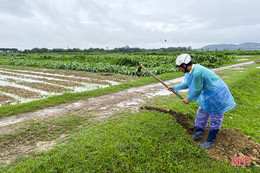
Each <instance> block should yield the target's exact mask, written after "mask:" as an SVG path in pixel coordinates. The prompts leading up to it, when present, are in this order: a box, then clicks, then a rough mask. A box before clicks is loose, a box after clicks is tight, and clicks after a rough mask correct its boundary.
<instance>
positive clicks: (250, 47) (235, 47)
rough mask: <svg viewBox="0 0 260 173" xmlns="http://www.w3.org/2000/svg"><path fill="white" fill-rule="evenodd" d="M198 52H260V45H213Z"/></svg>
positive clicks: (252, 43)
mask: <svg viewBox="0 0 260 173" xmlns="http://www.w3.org/2000/svg"><path fill="white" fill-rule="evenodd" d="M197 50H260V43H254V42H247V43H242V44H237V45H236V44H211V45H207V46H204V47H202V48H199V49H197Z"/></svg>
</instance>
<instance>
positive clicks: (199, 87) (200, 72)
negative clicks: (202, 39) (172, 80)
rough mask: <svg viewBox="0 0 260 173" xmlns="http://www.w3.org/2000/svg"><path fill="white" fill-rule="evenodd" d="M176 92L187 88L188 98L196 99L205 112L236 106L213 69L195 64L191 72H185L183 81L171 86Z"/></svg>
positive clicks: (226, 109) (217, 111)
mask: <svg viewBox="0 0 260 173" xmlns="http://www.w3.org/2000/svg"><path fill="white" fill-rule="evenodd" d="M173 87H174V89H175V91H176V92H178V91H179V90H182V89H187V88H189V92H188V99H189V100H190V101H191V102H193V101H195V100H196V101H197V103H198V105H199V106H200V107H201V108H202V109H203V110H204V111H205V112H207V113H210V114H220V113H225V112H226V111H229V110H231V109H233V108H234V107H235V106H236V103H235V101H234V98H233V96H232V95H231V93H230V91H229V89H228V87H227V85H226V84H225V83H224V81H223V80H221V79H220V78H219V77H218V76H217V75H216V74H215V73H214V72H213V71H211V70H209V69H207V68H205V67H203V66H201V65H199V64H195V65H194V67H193V70H192V72H191V73H189V72H188V73H185V76H184V83H181V84H177V85H174V86H173Z"/></svg>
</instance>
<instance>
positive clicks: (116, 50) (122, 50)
mask: <svg viewBox="0 0 260 173" xmlns="http://www.w3.org/2000/svg"><path fill="white" fill-rule="evenodd" d="M191 50H192V48H191V47H190V46H189V47H168V48H159V49H143V48H130V47H129V46H125V47H121V48H114V49H103V48H89V49H79V48H73V49H62V48H54V49H47V48H33V49H25V50H19V53H24V54H27V53H72V52H82V53H136V52H175V51H191Z"/></svg>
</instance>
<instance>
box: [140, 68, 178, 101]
mask: <svg viewBox="0 0 260 173" xmlns="http://www.w3.org/2000/svg"><path fill="white" fill-rule="evenodd" d="M142 68H143V69H144V70H145V71H147V73H149V74H150V75H152V76H153V77H154V78H155V79H156V80H158V81H159V82H161V83H162V84H163V85H164V86H165V87H166V88H168V85H166V84H165V83H164V82H163V81H162V80H161V79H159V78H158V77H157V76H155V75H154V74H153V73H152V72H150V71H149V70H148V69H147V68H145V67H144V66H143V65H142V64H141V65H140V66H139V68H138V70H137V72H136V75H137V76H138V77H140V76H141V75H142V71H141V69H142ZM172 92H173V93H174V94H175V95H176V96H178V97H179V98H180V99H181V100H183V97H182V96H181V95H180V94H179V93H177V92H175V91H174V90H172Z"/></svg>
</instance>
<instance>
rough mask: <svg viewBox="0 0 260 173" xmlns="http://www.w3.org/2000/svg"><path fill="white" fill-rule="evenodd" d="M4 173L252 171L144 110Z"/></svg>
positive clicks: (26, 159)
mask: <svg viewBox="0 0 260 173" xmlns="http://www.w3.org/2000/svg"><path fill="white" fill-rule="evenodd" d="M248 168H249V167H248ZM250 169H253V170H254V169H255V168H253V167H250ZM0 171H2V172H246V169H244V168H241V167H233V166H231V163H225V162H220V161H215V160H212V159H210V158H208V156H207V155H206V153H205V152H204V150H202V149H201V148H199V147H198V146H196V145H195V144H194V143H193V141H192V140H191V138H190V137H189V136H188V135H187V134H186V132H185V130H184V129H183V128H182V127H181V126H180V125H179V124H178V123H176V121H175V119H174V118H173V117H172V116H170V115H169V114H162V113H158V112H148V111H142V112H140V113H137V114H126V115H121V116H119V117H118V118H114V119H110V120H109V121H108V122H103V123H101V124H98V125H89V126H85V127H82V130H81V131H80V132H77V133H74V134H73V135H72V136H71V138H70V139H69V141H68V143H67V144H64V145H58V146H56V147H55V148H54V149H52V150H50V151H48V152H41V153H38V154H36V155H35V156H34V157H22V158H20V159H18V160H16V162H13V163H12V164H11V165H8V166H6V167H4V168H0Z"/></svg>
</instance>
